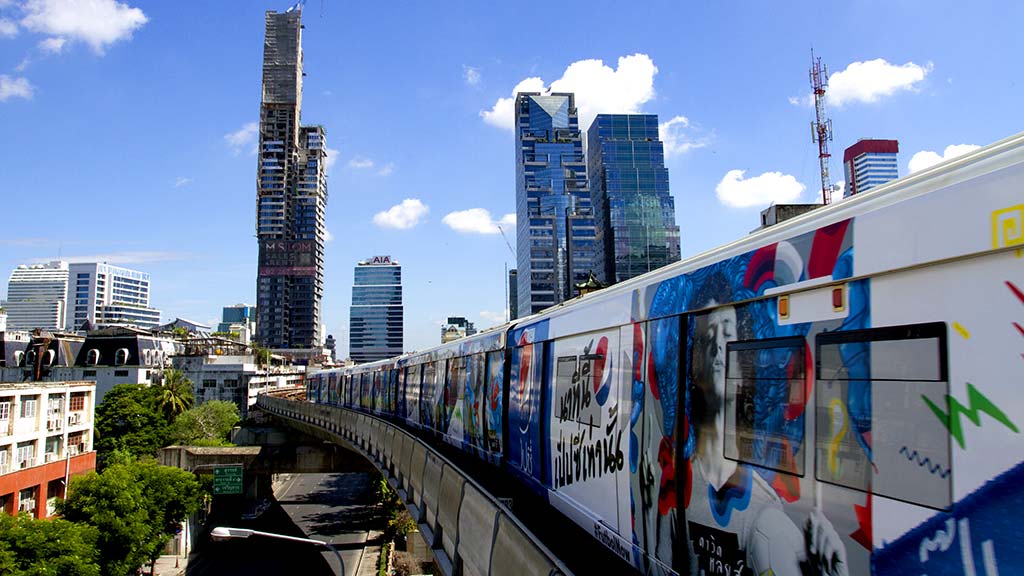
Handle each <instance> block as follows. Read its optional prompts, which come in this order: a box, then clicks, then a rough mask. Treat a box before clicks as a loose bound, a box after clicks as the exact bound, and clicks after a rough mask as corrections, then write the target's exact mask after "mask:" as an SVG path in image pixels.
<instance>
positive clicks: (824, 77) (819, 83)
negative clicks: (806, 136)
mask: <svg viewBox="0 0 1024 576" xmlns="http://www.w3.org/2000/svg"><path fill="white" fill-rule="evenodd" d="M810 79H811V88H813V89H814V117H815V120H814V122H811V141H812V142H816V143H817V144H818V162H819V163H820V164H821V199H822V203H823V204H826V205H828V204H831V203H832V181H831V179H830V178H829V176H828V159H829V158H831V157H832V155H831V154H829V152H828V143H829V142H830V141H831V140H832V120H831V119H830V118H828V117H827V116H825V89H826V88H828V66H823V65H822V64H821V57H820V56H819V57H818V58H815V57H814V48H811V73H810Z"/></svg>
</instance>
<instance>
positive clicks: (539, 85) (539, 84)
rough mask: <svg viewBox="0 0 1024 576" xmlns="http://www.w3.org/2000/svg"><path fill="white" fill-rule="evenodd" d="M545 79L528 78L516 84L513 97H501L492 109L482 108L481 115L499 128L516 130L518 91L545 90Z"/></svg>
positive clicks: (485, 120)
mask: <svg viewBox="0 0 1024 576" xmlns="http://www.w3.org/2000/svg"><path fill="white" fill-rule="evenodd" d="M543 91H544V81H543V80H541V79H540V78H536V77H534V78H527V79H526V80H523V81H521V82H519V84H516V87H515V88H513V89H512V97H511V98H499V99H498V101H497V102H495V103H494V106H492V107H491V109H490V110H481V111H480V117H481V118H483V119H484V122H487V123H488V124H490V125H492V126H497V127H498V128H504V129H506V130H514V129H515V127H516V122H515V118H514V117H513V111H514V108H515V103H516V93H518V92H543Z"/></svg>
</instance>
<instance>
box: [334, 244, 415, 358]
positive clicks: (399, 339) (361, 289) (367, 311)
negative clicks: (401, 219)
mask: <svg viewBox="0 0 1024 576" xmlns="http://www.w3.org/2000/svg"><path fill="white" fill-rule="evenodd" d="M348 326H349V346H348V348H349V356H350V357H351V358H352V360H354V361H355V362H358V363H362V362H373V361H374V360H383V359H385V358H391V357H393V356H398V355H400V354H401V353H402V348H403V346H404V330H405V328H404V307H403V306H402V267H401V266H399V265H398V262H394V261H392V260H391V257H390V256H374V257H373V258H370V259H367V260H364V261H362V262H360V263H359V264H358V265H356V270H355V282H354V283H353V284H352V309H351V312H350V314H349V324H348Z"/></svg>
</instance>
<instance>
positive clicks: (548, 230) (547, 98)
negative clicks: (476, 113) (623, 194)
mask: <svg viewBox="0 0 1024 576" xmlns="http://www.w3.org/2000/svg"><path fill="white" fill-rule="evenodd" d="M594 235H595V228H594V214H593V210H592V208H591V205H590V189H589V187H588V185H587V172H586V159H585V158H584V156H583V139H582V135H581V134H580V130H579V120H578V118H577V115H576V103H575V97H574V96H573V95H572V94H559V93H554V94H539V93H519V94H517V95H516V248H517V250H516V259H517V266H516V270H517V281H518V290H517V296H518V298H519V303H518V306H517V312H518V314H519V315H522V316H527V315H530V314H533V313H535V312H540V311H541V310H543V309H545V308H547V307H549V306H553V305H555V304H558V303H560V302H563V301H565V300H567V299H569V298H572V297H574V296H575V290H574V286H573V285H574V284H576V283H581V282H585V281H586V279H587V277H588V275H589V273H590V271H591V270H595V271H596V264H597V263H596V261H595V255H596V254H595V253H596V245H595V242H594Z"/></svg>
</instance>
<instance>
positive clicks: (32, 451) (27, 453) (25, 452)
mask: <svg viewBox="0 0 1024 576" xmlns="http://www.w3.org/2000/svg"><path fill="white" fill-rule="evenodd" d="M35 458H36V443H35V442H34V441H32V442H21V443H20V444H18V455H17V460H18V467H19V468H28V467H29V466H32V465H33V460H35Z"/></svg>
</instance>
